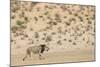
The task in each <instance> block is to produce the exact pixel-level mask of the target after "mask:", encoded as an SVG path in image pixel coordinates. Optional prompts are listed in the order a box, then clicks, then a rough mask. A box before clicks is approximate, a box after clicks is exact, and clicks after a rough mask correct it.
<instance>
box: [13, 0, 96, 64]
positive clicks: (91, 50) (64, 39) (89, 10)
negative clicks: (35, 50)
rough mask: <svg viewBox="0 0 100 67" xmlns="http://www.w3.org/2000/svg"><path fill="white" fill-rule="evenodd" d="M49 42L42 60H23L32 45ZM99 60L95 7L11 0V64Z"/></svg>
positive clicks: (32, 58)
mask: <svg viewBox="0 0 100 67" xmlns="http://www.w3.org/2000/svg"><path fill="white" fill-rule="evenodd" d="M40 44H46V45H47V46H48V47H49V48H50V50H49V51H48V52H44V53H43V57H45V59H42V60H40V59H39V58H38V55H36V54H34V55H33V56H32V57H31V58H27V59H26V60H25V61H23V60H22V59H23V57H24V56H25V54H26V50H27V48H28V47H30V46H36V45H40ZM94 60H95V6H92V5H78V4H56V3H40V2H23V1H16V0H11V66H19V65H34V64H51V63H67V62H81V61H94Z"/></svg>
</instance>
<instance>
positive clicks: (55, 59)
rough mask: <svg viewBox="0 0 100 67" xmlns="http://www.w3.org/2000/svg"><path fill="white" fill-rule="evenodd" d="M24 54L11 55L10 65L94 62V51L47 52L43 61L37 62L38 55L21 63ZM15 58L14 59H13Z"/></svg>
mask: <svg viewBox="0 0 100 67" xmlns="http://www.w3.org/2000/svg"><path fill="white" fill-rule="evenodd" d="M24 55H25V54H20V55H11V58H12V59H11V65H12V66H17V65H35V64H52V63H67V62H82V61H94V50H93V49H87V50H86V49H83V50H77V51H63V52H48V53H44V55H43V56H44V57H45V59H42V60H39V59H38V55H34V56H33V57H32V58H27V59H26V60H25V61H22V58H23V57H24ZM14 58H16V59H14Z"/></svg>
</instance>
